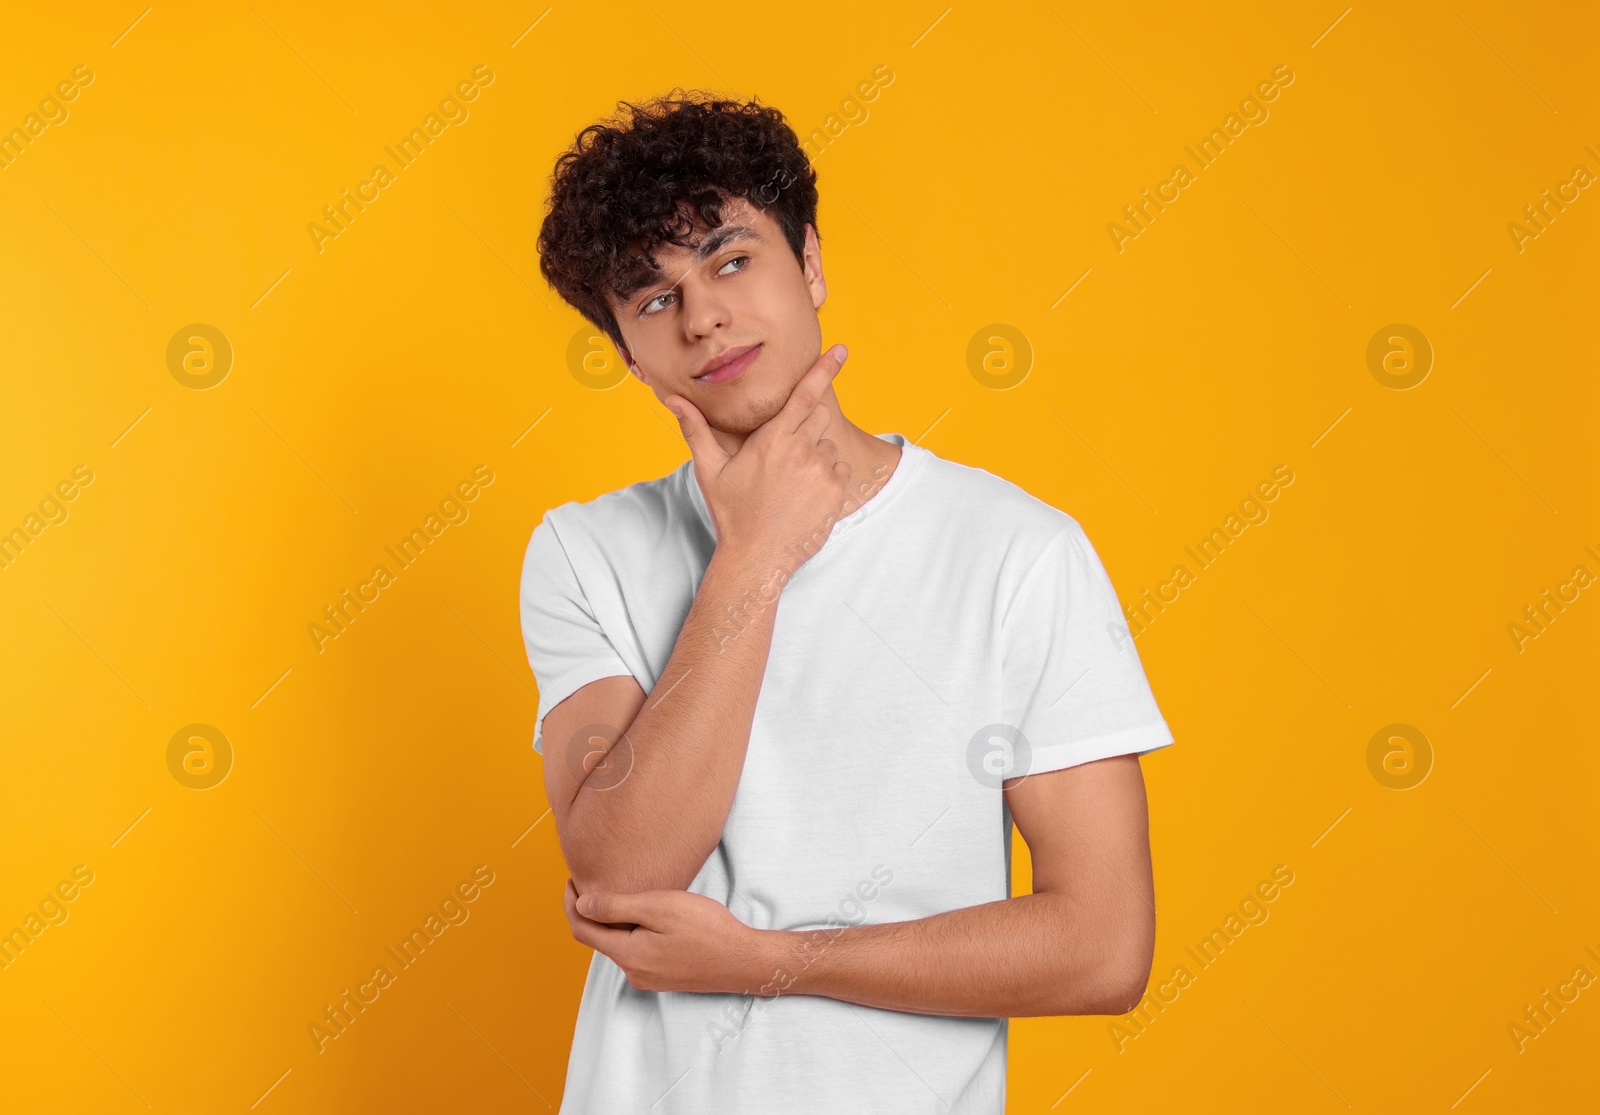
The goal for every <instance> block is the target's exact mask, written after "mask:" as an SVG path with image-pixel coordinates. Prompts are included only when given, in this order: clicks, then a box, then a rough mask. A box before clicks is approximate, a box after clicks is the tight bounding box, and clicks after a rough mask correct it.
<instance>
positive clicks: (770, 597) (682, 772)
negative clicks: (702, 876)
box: [561, 549, 782, 894]
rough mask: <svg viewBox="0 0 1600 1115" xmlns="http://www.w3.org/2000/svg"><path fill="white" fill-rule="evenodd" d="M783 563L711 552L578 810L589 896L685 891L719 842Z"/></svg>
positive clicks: (571, 854)
mask: <svg viewBox="0 0 1600 1115" xmlns="http://www.w3.org/2000/svg"><path fill="white" fill-rule="evenodd" d="M775 568H776V563H775V562H772V561H768V560H763V559H761V558H758V557H754V556H750V555H745V554H743V553H734V552H727V551H724V550H720V549H719V550H718V551H717V552H716V553H715V554H714V555H713V557H712V559H711V562H710V564H709V565H708V567H707V569H706V572H705V575H704V577H703V578H702V579H701V582H700V588H699V591H698V592H697V593H696V595H695V599H694V603H693V604H692V605H691V607H690V609H689V614H688V615H687V617H685V619H684V622H683V626H682V628H681V629H680V631H679V634H678V641H677V645H676V646H675V647H674V649H673V652H672V656H671V657H670V658H669V659H668V660H667V664H666V667H665V668H664V669H663V670H662V672H661V679H660V681H659V682H658V683H657V685H656V687H655V689H654V690H652V691H651V693H650V694H649V695H648V696H647V697H646V698H645V702H644V705H643V706H642V707H641V708H640V710H639V713H638V715H637V716H635V717H634V719H633V722H632V723H631V724H629V725H628V726H627V728H626V731H625V733H624V734H623V738H621V739H620V740H618V741H617V743H616V744H615V746H613V747H612V748H611V750H610V751H609V752H608V753H607V755H606V756H605V759H604V763H603V765H598V764H597V765H596V766H595V767H594V768H593V769H592V770H591V771H590V773H589V774H588V775H587V776H586V777H585V779H584V781H583V783H582V785H580V786H579V788H578V791H577V796H576V797H575V799H574V800H573V803H572V805H571V807H570V809H569V810H568V814H567V819H566V824H565V826H564V830H563V832H562V833H561V842H562V849H563V851H564V853H565V855H566V859H567V864H568V867H569V869H570V871H571V874H572V879H573V882H574V884H575V885H576V887H577V889H578V892H579V893H580V894H583V893H587V892H588V891H590V890H596V889H598V890H611V891H624V892H638V891H644V890H654V889H663V890H683V889H686V888H687V887H688V886H689V884H690V883H691V882H693V881H694V877H695V875H696V874H698V872H699V871H700V868H701V867H702V866H703V865H704V864H705V861H706V859H707V858H708V857H709V856H710V855H711V853H712V851H713V850H714V849H715V848H716V846H717V842H718V841H719V840H721V838H722V831H723V827H724V826H725V825H726V823H727V820H728V813H729V811H730V810H731V809H732V806H733V797H734V793H735V791H736V790H737V789H738V786H739V778H740V775H741V774H742V773H743V770H744V759H745V752H746V749H747V747H748V744H749V739H750V727H751V724H752V722H753V720H754V717H755V706H756V699H757V697H758V696H759V695H760V691H761V680H762V676H763V675H764V673H765V671H766V665H767V656H768V652H769V650H770V649H771V645H772V628H773V621H774V617H775V614H776V612H777V607H778V594H779V591H780V590H781V588H782V583H781V580H775V578H774V576H773V572H774V569H775Z"/></svg>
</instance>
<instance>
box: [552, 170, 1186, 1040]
mask: <svg viewBox="0 0 1600 1115" xmlns="http://www.w3.org/2000/svg"><path fill="white" fill-rule="evenodd" d="M723 216H724V225H725V226H731V227H735V228H738V229H740V230H742V231H741V232H740V238H739V239H736V240H729V241H727V242H726V243H722V244H721V245H720V246H717V247H716V249H715V250H714V251H711V252H709V253H708V254H706V255H705V257H704V258H699V257H698V255H697V253H696V252H695V250H694V247H695V245H699V244H701V243H703V240H702V239H696V240H695V242H694V245H691V246H685V247H680V246H664V247H662V248H660V249H658V250H657V252H656V258H657V261H658V263H659V265H660V269H661V270H660V274H659V276H658V281H656V282H652V283H651V284H649V285H647V286H646V287H644V288H642V289H641V290H639V291H638V292H636V293H634V294H632V295H630V296H629V297H628V298H627V299H626V300H620V299H613V300H612V301H613V308H614V310H615V313H616V316H617V321H618V324H619V327H620V328H621V330H622V334H623V337H622V344H620V345H619V346H618V351H619V353H620V354H621V355H622V357H623V359H624V360H625V361H626V363H627V364H628V367H629V368H630V370H631V371H632V372H633V374H634V375H635V376H636V377H637V378H638V379H639V380H640V382H642V383H643V384H645V385H646V386H647V387H649V388H650V390H651V392H652V393H653V394H654V395H655V396H656V398H657V399H658V400H659V401H660V402H661V403H662V404H663V405H664V406H666V407H667V408H668V409H669V410H670V411H672V412H673V413H674V414H675V415H677V417H678V420H679V428H680V430H681V432H682V433H683V436H684V438H685V440H686V441H687V442H688V444H689V449H690V452H691V454H692V456H693V460H694V469H695V473H696V476H697V478H698V479H699V481H700V485H701V489H702V491H703V492H704V493H705V495H706V502H707V506H708V508H709V509H710V511H711V516H712V520H713V523H714V524H715V528H716V541H717V544H716V549H715V551H714V553H713V556H712V558H711V562H710V564H709V566H708V567H707V570H706V574H705V576H704V577H703V578H702V581H701V585H700V589H699V591H698V593H697V595H696V598H695V601H694V603H693V605H692V606H691V608H690V611H689V614H688V616H687V617H686V619H685V621H684V624H683V627H682V629H681V630H680V633H679V636H678V642H677V644H676V646H675V648H674V650H673V654H672V656H671V657H670V658H669V659H668V662H667V665H666V668H665V669H664V670H663V671H662V676H661V680H660V682H659V684H658V685H657V687H656V690H655V691H654V692H652V693H651V694H648V695H647V694H646V693H645V692H644V690H643V689H642V688H641V687H640V685H639V684H638V682H637V681H636V680H635V679H634V678H632V677H631V676H622V677H608V678H603V679H601V680H599V681H596V682H593V683H591V684H590V685H588V686H585V687H584V688H583V689H580V690H578V692H576V693H574V694H573V695H572V696H570V697H568V698H567V699H566V700H565V701H563V702H561V703H560V704H559V705H557V706H556V707H555V708H554V709H552V710H551V711H550V712H549V714H547V716H546V717H545V726H544V739H545V745H544V755H545V782H546V790H547V793H548V795H549V798H550V802H551V809H552V812H553V813H554V815H555V821H556V827H557V831H558V833H559V834H560V838H561V842H562V851H563V853H564V855H565V856H566V859H567V863H568V865H569V868H570V869H571V873H572V878H571V879H569V880H568V881H567V885H566V894H565V899H564V906H565V910H566V914H567V918H568V922H569V924H570V926H571V929H572V935H573V937H574V938H575V939H576V940H578V941H579V942H581V943H583V944H584V945H587V946H589V947H590V948H593V949H596V950H598V951H600V952H602V953H604V954H605V955H606V956H608V957H610V958H611V959H612V960H613V961H614V962H616V964H617V965H618V966H619V967H621V968H622V970H623V971H624V972H625V973H626V975H627V977H628V980H629V982H630V983H631V984H632V985H633V986H634V987H636V988H639V989H641V990H652V991H701V992H728V993H739V994H750V995H759V996H762V997H763V998H771V997H774V996H776V995H780V994H789V995H793V994H810V995H822V996H827V997H830V998H835V999H841V1000H845V1001H849V1002H855V1003H861V1004H864V1005H867V1006H874V1007H882V1008H887V1009H893V1010H903V1011H911V1012H917V1013H927V1014H945V1015H969V1016H980V1017H1021V1016H1027V1015H1057V1014H1106V1013H1109V1014H1120V1013H1125V1012H1126V1011H1128V1010H1130V1009H1132V1007H1133V1006H1134V1005H1135V1004H1136V1003H1137V1002H1138V1001H1139V999H1140V998H1141V997H1142V996H1143V994H1144V990H1145V987H1146V985H1147V981H1148V977H1149V973H1150V963H1151V959H1152V956H1153V951H1154V945H1155V899H1154V885H1153V881H1152V873H1151V864H1150V846H1149V835H1148V831H1149V826H1148V815H1147V811H1146V800H1145V788H1144V779H1143V774H1142V772H1141V769H1140V766H1139V760H1138V758H1137V756H1132V755H1120V756H1114V757H1111V758H1107V759H1101V760H1098V761H1094V762H1088V763H1083V764H1080V765H1078V766H1075V767H1070V768H1068V769H1066V770H1060V771H1051V772H1048V773H1044V774H1036V775H1032V776H1029V777H1026V778H1022V779H1018V780H1013V781H1011V782H1008V783H1006V784H1005V786H1004V790H1003V792H1004V793H1005V795H1006V800H1007V803H1008V805H1009V806H1010V809H1011V813H1012V817H1013V820H1014V821H1015V824H1016V827H1017V830H1018V831H1019V832H1020V833H1021V834H1022V837H1023V839H1024V840H1025V841H1026V842H1027V844H1028V847H1029V850H1030V852H1031V855H1032V862H1033V893H1032V894H1025V895H1019V896H1017V897H1015V898H1010V899H1006V900H1003V901H998V902H990V903H984V904H981V905H977V906H970V907H965V908H962V909H957V910H950V911H946V912H943V913H939V914H935V915H932V916H930V917H926V918H920V919H917V920H914V921H906V922H894V923H886V924H878V925H860V926H853V927H849V928H845V929H842V930H823V931H806V932H795V931H786V930H756V929H752V928H750V927H749V926H746V925H744V924H742V923H741V922H739V921H738V919H737V918H735V917H734V915H733V914H732V913H730V912H729V911H728V909H727V908H726V907H725V906H723V905H722V904H721V903H719V902H716V901H715V900H713V899H710V898H707V897H705V896H704V895H699V894H694V893H691V892H689V891H688V890H687V888H688V886H689V885H690V884H691V883H692V882H693V880H694V877H695V875H696V874H697V873H698V872H699V870H700V868H701V867H702V866H703V865H704V863H705V861H706V859H707V858H708V857H709V856H710V855H711V853H712V852H713V850H714V849H715V847H716V844H717V842H718V841H719V840H720V839H721V833H722V829H723V826H724V825H725V824H726V821H727V817H728V812H729V810H730V809H731V806H732V801H733V796H734V793H735V791H736V790H737V788H738V782H739V774H740V772H741V771H742V769H743V765H744V756H745V749H746V747H747V745H748V742H749V732H750V726H751V723H752V720H753V716H754V708H755V702H756V698H757V696H758V695H759V693H760V687H761V679H762V676H763V675H764V673H765V669H766V661H767V654H768V651H769V650H770V646H771V635H772V624H773V621H774V618H775V616H776V614H777V611H778V608H779V607H781V600H782V593H781V586H782V585H783V584H784V583H785V582H786V580H787V577H788V576H790V575H792V573H793V571H794V569H796V568H798V566H799V565H800V564H802V563H803V562H804V560H805V559H806V558H807V557H809V555H810V553H813V552H815V549H816V547H817V546H818V545H819V544H820V541H819V540H820V539H825V538H826V537H827V533H828V531H829V530H830V529H831V523H832V522H833V521H837V519H839V518H843V517H844V516H845V515H848V514H849V513H850V512H851V511H853V510H855V509H856V508H857V507H859V506H860V505H861V504H862V503H865V502H866V501H867V500H869V499H871V498H872V497H873V496H874V495H875V494H876V492H877V491H878V490H879V489H880V488H881V487H882V485H883V483H884V482H885V481H886V480H887V479H888V477H889V476H891V475H892V474H893V470H894V468H895V467H897V466H898V463H899V457H900V449H899V447H898V446H894V445H891V444H889V443H887V442H885V441H883V440H882V439H880V438H876V437H874V436H872V435H871V434H869V433H867V432H866V431H864V430H862V429H861V428H860V427H858V426H856V425H855V424H854V423H852V422H850V421H849V420H848V419H846V418H845V417H844V415H843V413H842V412H841V411H840V408H839V399H838V396H837V394H836V393H835V392H834V389H833V381H834V377H835V376H836V375H838V374H839V367H840V365H841V363H842V357H840V355H839V354H838V351H837V348H838V347H839V346H836V347H835V348H830V349H829V350H828V351H827V352H823V351H822V347H821V325H820V322H819V320H818V317H817V311H818V310H819V309H820V308H821V307H822V304H823V302H824V301H825V300H826V297H827V285H826V283H825V281H824V279H823V274H822V259H821V253H820V251H819V249H818V246H817V239H816V232H815V229H813V228H811V227H810V226H808V227H807V229H806V242H805V250H804V251H803V253H802V257H801V258H799V259H797V258H796V257H795V255H794V253H793V251H792V250H791V249H790V248H789V246H788V243H787V242H786V241H785V240H784V238H783V236H782V233H781V231H780V229H779V227H778V225H777V223H776V222H775V221H773V220H772V219H771V218H770V217H768V216H767V215H766V214H765V213H762V212H761V211H760V210H759V209H756V208H755V207H754V206H751V205H750V204H749V203H748V202H745V201H743V199H739V200H738V201H736V202H735V203H733V204H730V205H729V206H727V207H725V209H724V212H723ZM706 231H707V230H705V229H704V228H703V227H702V228H699V229H697V230H696V232H697V233H698V234H699V236H700V237H703V236H704V235H705V233H706ZM747 344H760V345H762V352H761V355H760V356H759V357H758V359H757V360H756V361H755V363H754V364H752V365H751V367H750V369H749V370H748V371H746V372H745V374H744V375H743V376H742V377H741V378H740V379H738V380H735V381H732V382H730V383H724V384H706V383H701V382H696V381H695V380H694V378H693V376H694V374H695V373H696V372H698V371H699V370H700V369H701V368H702V367H703V366H704V365H705V363H706V361H707V360H708V359H710V358H711V357H713V356H715V355H717V354H719V353H722V352H725V351H728V350H729V349H732V348H734V347H737V346H742V345H747ZM752 591H754V592H756V593H759V594H762V595H761V596H760V598H761V599H765V598H766V595H767V594H774V593H775V598H774V599H773V601H772V605H771V606H769V607H765V608H762V609H750V616H749V622H748V624H747V625H746V626H744V627H743V628H742V629H741V630H739V631H738V632H737V637H734V638H731V639H730V638H728V637H727V633H726V632H725V631H724V632H722V633H721V634H719V633H718V628H717V617H720V616H724V615H726V614H727V609H728V608H729V607H730V606H734V607H738V606H741V604H743V603H747V602H748V601H749V600H750V599H751V596H750V593H751V592H752ZM595 725H601V726H604V725H610V726H611V727H610V728H607V729H605V730H603V731H601V732H598V733H597V732H596V729H595V728H594V726H595ZM1068 818H1071V820H1069V819H1068Z"/></svg>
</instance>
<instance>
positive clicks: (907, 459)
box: [679, 433, 928, 549]
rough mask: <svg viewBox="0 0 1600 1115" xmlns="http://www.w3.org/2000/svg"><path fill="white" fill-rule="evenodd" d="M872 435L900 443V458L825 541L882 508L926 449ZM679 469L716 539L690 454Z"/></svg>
mask: <svg viewBox="0 0 1600 1115" xmlns="http://www.w3.org/2000/svg"><path fill="white" fill-rule="evenodd" d="M875 436H876V437H878V438H879V439H881V440H883V441H887V442H889V443H890V444H892V445H898V446H899V447H900V461H899V463H898V464H896V465H895V469H894V472H893V473H891V474H890V476H889V479H888V480H887V481H885V482H884V485H883V487H881V488H879V489H878V491H877V494H876V495H874V496H873V497H872V498H871V499H869V500H867V502H866V503H864V504H862V505H861V506H860V507H858V508H856V509H855V510H854V511H852V512H850V514H848V515H846V516H845V517H844V518H842V519H839V520H837V521H836V522H835V523H834V524H833V531H832V532H831V533H830V534H829V535H828V542H832V541H833V540H834V539H835V538H838V537H839V536H840V535H842V534H845V533H848V532H849V531H852V530H855V529H857V528H858V527H860V525H861V523H862V522H863V521H864V520H866V519H867V518H869V517H870V516H872V515H875V514H877V513H878V512H879V511H881V510H882V509H883V507H884V506H885V505H886V504H887V503H888V502H889V500H890V499H892V498H893V497H894V496H896V495H898V494H899V492H900V490H901V489H902V488H904V487H905V486H906V485H907V484H908V483H909V482H910V478H911V474H912V473H913V472H914V471H916V469H917V466H919V465H920V464H921V463H922V457H923V455H924V454H926V453H927V452H928V451H927V450H926V449H923V448H922V447H921V446H920V445H916V444H914V443H913V442H912V441H911V440H910V439H909V438H907V437H906V436H905V435H904V434H898V433H889V434H877V435H875ZM679 471H680V472H681V473H683V474H684V481H685V486H686V487H687V488H688V490H689V501H690V502H691V503H693V504H694V509H695V513H696V514H697V515H699V516H700V521H701V523H703V524H704V525H705V528H706V532H707V533H708V534H710V535H711V537H712V538H713V539H715V538H716V536H717V529H716V527H715V526H714V525H712V522H711V511H710V509H709V508H707V507H706V496H705V492H703V491H701V489H700V478H699V477H698V476H696V475H695V471H694V460H693V459H692V458H691V459H690V460H687V461H685V462H684V463H683V464H682V465H681V466H680V467H679ZM860 482H861V481H860V480H858V479H856V478H852V480H851V483H852V486H854V485H856V484H859V483H860ZM826 547H827V543H824V544H823V548H824V549H826Z"/></svg>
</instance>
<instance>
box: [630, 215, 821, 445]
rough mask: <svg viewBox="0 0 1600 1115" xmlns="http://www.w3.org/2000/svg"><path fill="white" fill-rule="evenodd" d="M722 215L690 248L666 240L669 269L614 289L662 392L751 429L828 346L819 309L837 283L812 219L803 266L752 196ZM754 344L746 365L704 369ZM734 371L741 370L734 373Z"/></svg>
mask: <svg viewBox="0 0 1600 1115" xmlns="http://www.w3.org/2000/svg"><path fill="white" fill-rule="evenodd" d="M722 217H723V221H722V224H721V225H719V226H718V227H717V228H715V229H711V230H707V229H706V228H705V226H704V225H697V227H696V229H695V232H694V236H693V237H692V238H691V240H690V245H689V246H687V247H679V246H678V245H676V244H664V245H661V246H660V247H658V248H657V249H656V251H655V257H656V263H657V265H658V266H659V267H660V268H661V270H660V272H659V273H658V274H657V275H656V276H655V277H654V279H653V280H652V281H651V282H650V283H648V284H647V285H645V286H644V287H642V288H640V289H639V290H638V291H637V292H635V293H634V294H632V295H630V296H629V297H628V298H627V299H626V300H625V301H618V300H617V299H615V298H613V299H612V309H613V312H614V313H615V314H616V317H617V324H618V326H619V328H620V329H621V330H622V338H623V340H624V341H625V342H626V346H625V347H624V349H623V350H622V356H623V359H624V360H626V361H627V362H628V364H629V367H630V369H631V370H632V371H633V374H634V375H636V376H638V377H639V379H640V380H642V381H643V382H644V383H645V385H646V386H648V387H649V388H650V390H651V391H652V392H654V393H655V396H656V398H657V399H661V400H665V399H666V397H667V396H669V395H679V396H682V397H683V398H685V399H688V400H689V401H690V402H691V403H693V404H694V405H695V406H696V407H697V408H698V409H699V411H700V413H701V414H703V415H705V418H706V421H707V422H709V423H710V424H711V426H712V428H714V429H717V430H722V431H724V432H726V433H730V434H738V435H741V436H743V435H747V434H749V433H751V432H752V431H754V430H755V429H756V428H757V427H759V426H760V425H761V424H762V423H764V422H766V421H767V420H768V419H769V418H771V417H772V416H773V415H775V414H777V413H778V411H779V410H780V409H782V407H783V404H784V403H785V402H786V401H788V398H789V394H790V392H791V391H793V389H794V385H795V383H796V382H798V381H799V379H800V377H801V376H802V375H804V374H805V372H806V369H808V368H809V367H811V365H812V364H814V363H815V362H816V360H817V357H818V356H820V355H821V354H822V325H821V323H820V322H819V321H818V320H817V310H818V309H819V308H821V306H822V303H823V301H824V300H825V299H826V298H827V293H828V290H827V286H826V284H825V283H824V282H823V278H822V257H821V255H820V253H819V251H818V247H817V237H816V230H815V229H813V228H812V227H811V226H810V225H807V226H806V245H805V252H804V254H805V263H804V266H802V265H801V261H800V260H797V259H796V258H795V255H794V252H793V251H792V250H791V249H790V248H789V242H788V241H787V240H786V239H785V238H784V235H783V230H782V229H781V228H779V227H778V223H777V222H776V221H775V220H773V219H772V218H771V217H769V216H767V215H766V214H765V213H763V212H761V211H760V210H759V209H757V208H756V207H755V206H753V205H751V204H750V203H749V202H748V201H746V200H745V199H743V198H735V199H733V200H732V201H731V202H730V203H729V204H727V205H725V206H723V209H722ZM752 346H753V354H748V355H746V356H745V357H744V358H742V359H741V360H740V361H738V363H739V364H742V365H745V367H744V368H743V370H742V371H739V370H738V369H737V368H727V369H724V370H723V371H722V373H721V374H720V375H718V374H712V375H708V376H704V377H702V378H696V377H698V376H700V375H701V372H702V369H704V368H705V366H706V365H707V364H708V363H709V362H711V361H713V360H716V359H717V358H718V357H721V356H724V355H725V354H728V353H732V352H735V351H737V350H740V349H744V348H747V347H752ZM730 372H737V373H738V374H737V375H735V376H734V377H733V378H731V379H727V378H724V377H726V376H727V375H728V374H729V373H730ZM719 380H720V382H719Z"/></svg>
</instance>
